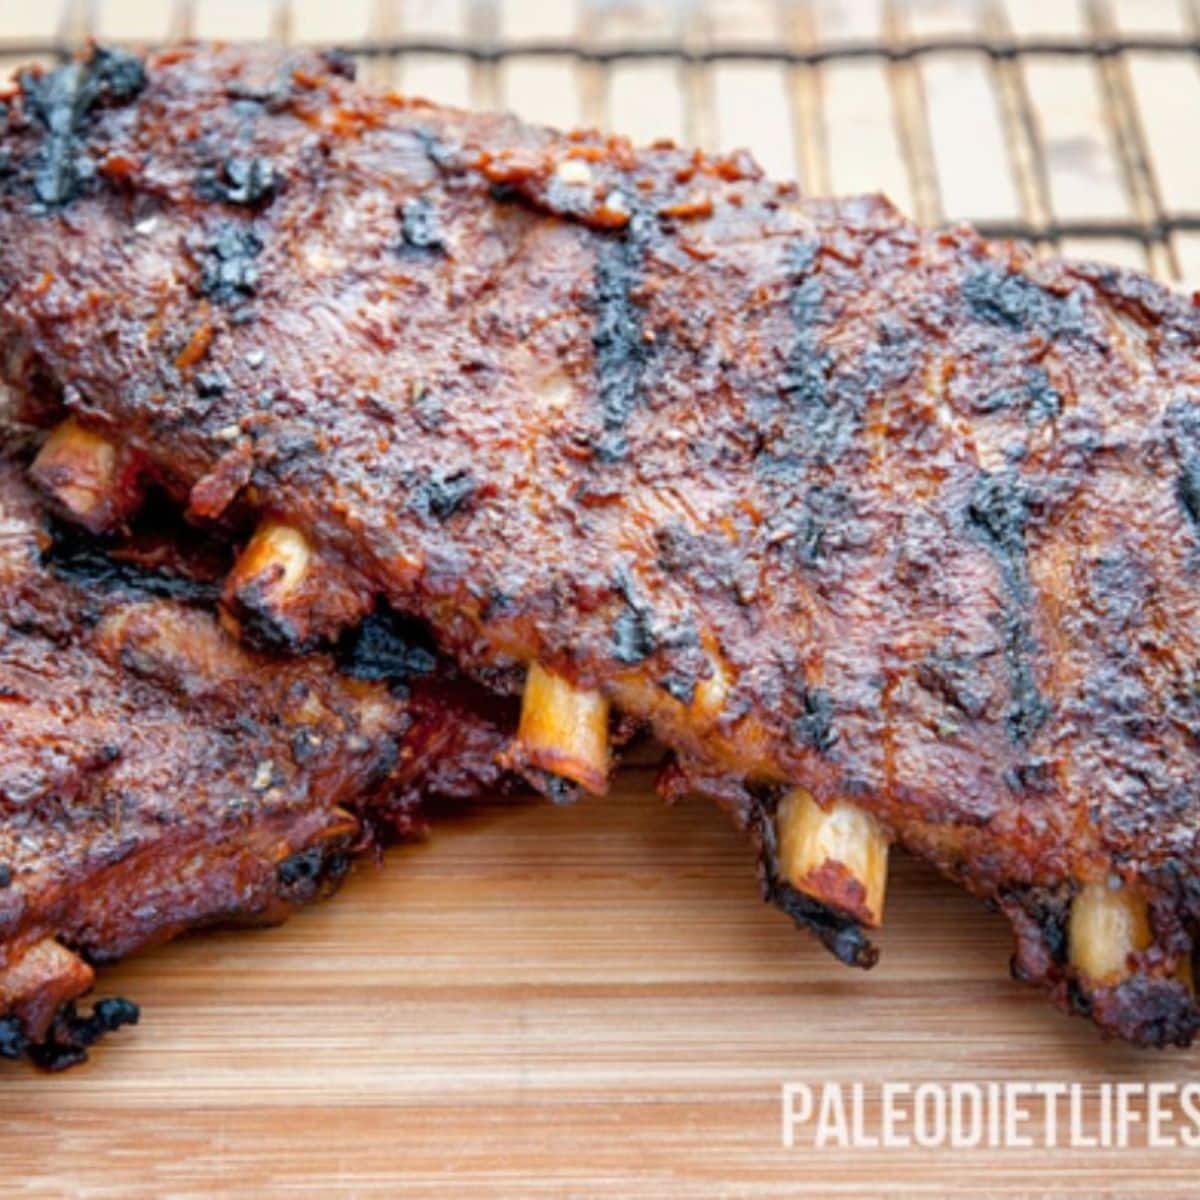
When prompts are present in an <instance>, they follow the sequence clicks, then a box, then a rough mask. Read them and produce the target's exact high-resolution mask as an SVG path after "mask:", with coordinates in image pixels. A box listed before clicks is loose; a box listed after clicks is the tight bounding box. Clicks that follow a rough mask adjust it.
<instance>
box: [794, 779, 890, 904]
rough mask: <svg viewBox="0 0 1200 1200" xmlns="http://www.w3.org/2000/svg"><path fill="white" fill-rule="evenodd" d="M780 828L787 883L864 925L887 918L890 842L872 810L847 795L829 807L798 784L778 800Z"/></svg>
mask: <svg viewBox="0 0 1200 1200" xmlns="http://www.w3.org/2000/svg"><path fill="white" fill-rule="evenodd" d="M775 829H776V838H777V846H778V862H779V871H780V874H781V876H782V877H783V879H784V880H786V882H787V883H789V884H790V885H791V886H792V887H794V888H795V889H796V890H797V891H799V892H803V893H804V894H805V895H808V896H811V897H812V898H813V899H814V900H818V901H820V902H821V903H822V904H825V905H827V906H828V907H830V908H832V909H835V910H837V911H839V912H842V913H845V914H846V915H848V916H851V917H853V918H854V919H855V920H856V921H858V922H859V923H860V924H862V925H866V926H868V927H870V928H877V927H878V926H879V925H880V924H881V923H882V921H883V904H884V896H885V894H886V891H887V860H888V848H889V841H888V837H887V835H886V833H885V832H884V830H883V829H882V827H881V826H880V825H879V823H878V821H876V820H875V818H874V817H873V816H872V815H871V814H870V813H869V812H867V811H866V810H865V809H863V808H861V807H859V806H858V805H856V804H852V803H849V802H848V801H844V800H839V801H837V802H835V803H834V804H832V805H830V806H829V807H828V808H824V807H822V806H821V805H820V804H818V803H817V801H816V799H815V798H814V797H813V796H812V794H811V793H809V792H808V791H806V790H805V789H804V788H793V789H792V791H790V792H788V793H787V795H785V796H784V797H783V799H782V800H780V802H779V807H778V809H777V810H776V814H775Z"/></svg>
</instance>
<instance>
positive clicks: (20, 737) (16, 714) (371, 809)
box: [0, 463, 504, 1067]
mask: <svg viewBox="0 0 1200 1200" xmlns="http://www.w3.org/2000/svg"><path fill="white" fill-rule="evenodd" d="M21 474H22V472H21V469H20V468H19V467H15V466H13V465H12V464H11V463H2V464H0V1055H4V1056H7V1057H17V1056H19V1055H21V1054H23V1053H28V1054H29V1056H30V1057H31V1058H33V1060H34V1061H35V1062H38V1063H39V1064H41V1065H44V1066H51V1067H61V1066H66V1065H69V1064H70V1063H72V1062H75V1061H78V1059H79V1058H80V1057H82V1056H83V1054H84V1052H85V1048H86V1046H87V1045H88V1044H89V1043H90V1042H91V1041H92V1040H94V1039H95V1037H97V1036H99V1035H100V1034H101V1033H103V1032H104V1031H105V1030H107V1029H111V1028H115V1027H116V1026H117V1025H119V1024H122V1023H125V1022H127V1021H129V1020H135V1019H136V1017H137V1010H136V1008H134V1007H133V1006H132V1005H131V1004H129V1003H128V1002H127V1001H124V1000H101V1001H99V1002H97V1003H96V1004H95V1005H94V1007H93V1010H92V1012H91V1013H90V1014H89V1015H86V1016H85V1015H83V1014H81V1013H78V1012H77V1011H76V1009H75V1006H74V1003H73V1001H74V1000H75V998H76V997H78V996H79V995H81V994H82V993H84V992H86V991H88V990H89V989H90V987H91V985H92V982H93V976H94V972H93V966H95V965H99V964H102V963H108V962H112V961H114V960H116V959H118V958H121V957H123V956H125V955H127V954H129V953H131V952H132V951H134V950H138V949H141V948H142V947H145V946H148V945H151V944H154V943H158V942H162V941H166V940H167V939H169V938H171V937H174V936H175V935H177V934H179V933H181V932H183V931H185V930H188V929H193V928H198V927H201V926H205V925H212V924H219V923H235V922H236V923H241V922H249V923H265V922H273V921H277V920H280V919H282V918H283V917H284V916H285V915H286V914H287V912H288V911H289V910H290V909H292V908H293V907H295V906H296V905H298V904H301V903H304V902H307V901H309V900H312V899H314V898H315V897H316V896H318V895H321V894H324V893H326V892H328V891H330V890H332V888H333V886H335V885H336V883H337V882H338V881H339V879H340V878H341V876H342V875H343V874H344V872H345V870H346V868H347V866H348V865H349V861H350V857H351V855H352V854H354V853H356V852H358V851H360V850H362V849H363V848H364V847H366V846H367V845H369V844H370V843H371V841H372V838H373V836H374V835H375V834H376V833H377V832H378V833H379V834H381V835H382V834H385V833H387V832H397V833H405V832H411V831H412V830H413V829H414V828H415V827H419V825H420V823H421V818H420V814H419V808H418V797H419V796H422V795H427V794H441V795H444V796H461V795H466V794H470V793H473V792H475V791H477V790H478V789H479V788H481V787H493V788H494V787H495V786H496V785H497V784H498V782H499V770H498V768H497V767H496V765H495V760H496V757H497V755H498V752H499V751H500V749H501V748H502V747H503V744H504V735H503V733H502V732H501V730H500V727H499V726H498V725H496V724H493V723H492V722H491V720H490V719H489V718H488V717H487V716H486V715H485V711H484V709H483V708H481V707H479V704H478V698H477V697H476V700H475V701H471V700H470V699H469V697H470V695H471V693H470V691H469V689H466V688H465V687H464V685H462V684H461V683H459V684H454V683H452V682H449V681H441V682H439V681H437V680H424V681H416V680H414V682H413V684H412V687H411V690H409V691H408V692H407V694H405V693H404V689H403V688H402V687H401V681H400V679H399V678H398V677H396V672H397V671H398V670H399V667H400V662H399V658H400V653H399V652H400V651H401V650H402V649H403V646H402V644H401V643H399V642H396V641H393V642H392V643H391V644H390V648H389V646H388V645H387V644H385V643H384V641H383V638H382V634H381V632H380V631H379V630H378V629H377V630H376V631H375V633H374V634H372V635H370V636H372V637H374V639H375V644H374V646H373V647H372V646H366V645H359V646H356V647H348V648H347V656H348V657H347V665H348V668H349V669H350V670H352V671H356V672H357V673H358V674H359V675H368V674H371V673H373V672H377V671H381V670H382V671H385V672H386V673H389V674H391V675H393V677H394V683H395V686H394V687H393V688H392V689H391V690H389V688H388V686H387V685H386V684H384V683H383V682H379V681H375V682H371V681H368V680H366V679H355V678H352V677H350V676H349V675H346V674H339V673H338V671H337V670H335V668H334V664H333V663H332V662H331V661H330V659H329V658H328V657H327V656H321V655H317V656H312V657H309V658H305V659H299V660H290V661H289V660H286V659H283V658H281V657H280V656H278V655H275V656H270V655H263V654H256V653H254V652H251V651H248V650H246V649H244V648H242V647H240V646H239V645H238V644H237V643H236V641H234V640H233V639H232V638H231V637H229V635H227V634H226V633H224V632H223V631H222V630H221V629H220V627H219V626H218V624H217V622H216V620H215V619H214V617H213V616H212V615H210V613H208V612H205V611H203V610H202V609H199V608H196V607H192V606H190V605H189V604H187V603H184V602H182V601H179V600H172V599H163V598H158V597H156V596H154V595H153V594H152V592H151V591H147V590H146V588H148V587H149V588H162V589H164V590H166V591H170V592H178V591H179V590H180V589H181V587H182V586H183V585H182V584H181V581H180V580H179V579H178V578H173V579H172V578H167V577H154V576H148V575H145V574H144V573H143V574H142V575H140V576H138V575H136V573H134V574H131V573H130V571H129V569H128V567H127V566H123V565H121V564H120V563H117V564H112V563H110V564H108V567H107V568H105V569H103V570H101V569H100V568H101V564H100V561H99V559H98V558H91V559H89V558H87V557H84V556H79V555H74V556H72V558H71V560H70V565H71V569H72V571H73V572H74V573H75V574H76V575H77V576H78V575H79V573H80V572H81V571H82V572H83V573H84V574H85V575H86V576H87V577H88V582H87V583H86V584H84V583H80V582H77V581H75V580H72V579H71V578H64V577H62V576H60V575H59V574H57V573H56V571H55V570H53V569H51V568H50V567H48V566H46V565H44V564H43V562H42V561H41V558H42V552H43V550H44V548H45V546H46V544H47V541H48V539H47V536H46V533H45V529H44V526H43V519H42V516H41V514H40V513H39V512H38V511H37V508H36V502H35V500H34V497H33V494H32V492H31V491H30V490H29V488H28V486H27V485H26V484H25V482H24V480H23V479H22V477H21ZM98 576H99V578H98ZM131 579H136V583H131V582H130V580H131ZM185 590H186V588H185ZM200 590H201V591H202V590H203V589H202V587H201V589H200ZM359 640H360V642H362V641H363V637H362V636H361V635H360V639H359ZM356 652H357V653H356ZM412 653H416V652H415V651H413V652H412ZM420 653H421V654H426V652H424V651H421V652H420ZM426 657H427V655H426ZM414 665H416V666H422V665H423V666H424V667H425V669H426V670H427V669H428V668H429V666H430V665H432V660H431V659H430V660H429V662H428V663H424V664H421V663H414ZM491 707H492V708H495V709H496V710H497V711H499V709H498V708H497V706H495V705H492V706H491Z"/></svg>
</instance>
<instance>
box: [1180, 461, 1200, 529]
mask: <svg viewBox="0 0 1200 1200" xmlns="http://www.w3.org/2000/svg"><path fill="white" fill-rule="evenodd" d="M1179 502H1180V504H1182V505H1183V511H1184V512H1185V513H1187V515H1188V517H1190V518H1191V521H1192V524H1193V525H1200V458H1197V457H1193V458H1188V459H1185V460H1184V463H1183V469H1182V470H1181V471H1180V472H1179Z"/></svg>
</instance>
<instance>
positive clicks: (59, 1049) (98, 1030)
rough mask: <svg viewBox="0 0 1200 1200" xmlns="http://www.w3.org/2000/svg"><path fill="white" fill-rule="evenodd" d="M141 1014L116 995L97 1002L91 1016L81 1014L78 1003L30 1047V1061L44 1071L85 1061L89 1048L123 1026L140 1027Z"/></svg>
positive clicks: (61, 1014) (132, 1005)
mask: <svg viewBox="0 0 1200 1200" xmlns="http://www.w3.org/2000/svg"><path fill="white" fill-rule="evenodd" d="M140 1015H141V1014H140V1013H139V1011H138V1006H137V1005H136V1004H134V1003H133V1001H132V1000H126V999H124V998H123V997H121V996H113V997H110V998H108V999H105V1000H97V1001H96V1003H95V1004H94V1005H93V1006H92V1011H91V1013H90V1014H88V1015H86V1016H85V1015H84V1014H82V1013H80V1012H78V1011H77V1010H76V1008H75V1004H74V1002H72V1003H70V1004H67V1005H65V1006H64V1007H63V1008H62V1010H61V1011H60V1012H59V1013H58V1014H57V1015H56V1016H55V1018H54V1022H53V1024H52V1025H51V1026H50V1031H49V1033H48V1034H47V1036H46V1038H45V1039H44V1040H43V1041H41V1042H38V1043H35V1044H30V1045H27V1046H26V1052H27V1053H28V1055H29V1059H30V1061H31V1062H33V1063H34V1064H35V1065H36V1066H39V1067H41V1068H42V1070H44V1071H61V1070H64V1069H65V1068H66V1067H72V1066H74V1065H75V1064H76V1063H79V1062H83V1060H84V1059H86V1058H87V1050H88V1047H89V1046H92V1045H95V1043H96V1042H98V1041H99V1040H100V1039H101V1038H102V1037H103V1036H104V1035H105V1034H106V1033H112V1032H113V1031H114V1030H117V1029H120V1028H121V1026H122V1025H136V1024H137V1023H138V1017H139V1016H140Z"/></svg>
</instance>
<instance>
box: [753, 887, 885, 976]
mask: <svg viewBox="0 0 1200 1200" xmlns="http://www.w3.org/2000/svg"><path fill="white" fill-rule="evenodd" d="M763 878H764V881H765V883H764V892H765V896H766V899H767V901H768V902H769V903H771V904H774V905H775V906H776V907H778V908H780V909H782V911H783V912H785V913H786V914H787V915H788V916H789V917H791V919H792V920H793V921H794V922H795V923H796V927H797V928H798V929H807V930H809V931H810V932H811V933H813V934H814V935H815V936H816V938H817V940H818V941H819V942H820V943H821V944H822V945H823V946H824V947H825V948H826V949H827V950H828V951H829V952H830V953H831V954H832V955H833V956H834V957H835V958H836V959H838V961H839V962H843V963H845V964H846V966H848V967H863V968H868V967H873V966H874V965H875V963H876V962H877V961H878V960H879V949H878V947H876V946H875V945H873V944H872V942H871V939H870V938H869V937H867V935H866V933H865V932H864V931H863V928H862V926H861V925H859V924H858V923H857V922H855V921H854V920H852V919H851V918H850V917H847V916H844V915H843V914H841V913H838V912H835V911H834V910H833V909H831V908H827V907H826V906H825V905H824V904H822V903H820V901H818V900H814V899H813V898H812V897H811V896H806V895H805V894H804V893H803V892H800V891H797V890H796V889H795V888H794V887H792V886H791V884H789V883H785V882H784V881H783V880H782V879H780V878H779V876H778V875H777V874H776V873H775V871H774V870H773V869H772V868H771V867H770V866H769V864H768V865H765V866H764V868H763Z"/></svg>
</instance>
